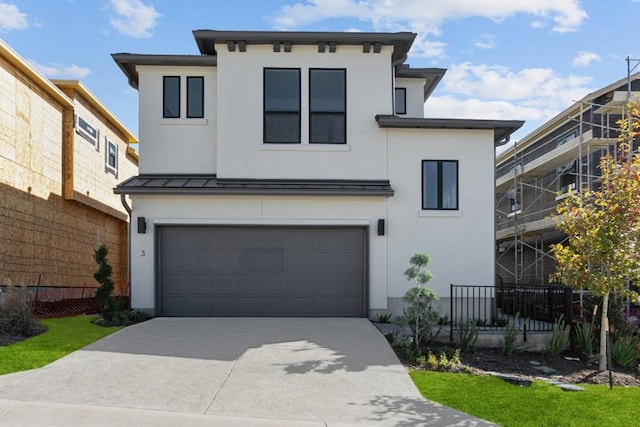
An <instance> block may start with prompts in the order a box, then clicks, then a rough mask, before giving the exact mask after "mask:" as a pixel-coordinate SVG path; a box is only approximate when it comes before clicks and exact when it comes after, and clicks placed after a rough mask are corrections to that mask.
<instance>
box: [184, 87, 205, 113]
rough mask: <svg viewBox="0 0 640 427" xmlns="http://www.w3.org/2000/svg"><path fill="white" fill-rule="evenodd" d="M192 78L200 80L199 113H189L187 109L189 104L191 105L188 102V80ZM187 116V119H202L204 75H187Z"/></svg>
mask: <svg viewBox="0 0 640 427" xmlns="http://www.w3.org/2000/svg"><path fill="white" fill-rule="evenodd" d="M194 80H200V81H201V82H202V93H201V94H200V99H199V101H200V111H202V112H201V113H200V114H199V115H194V114H191V112H190V110H189V106H190V105H191V104H190V102H189V98H190V96H189V82H191V81H194ZM186 89H187V90H186V93H187V118H188V119H203V118H204V76H187V87H186Z"/></svg>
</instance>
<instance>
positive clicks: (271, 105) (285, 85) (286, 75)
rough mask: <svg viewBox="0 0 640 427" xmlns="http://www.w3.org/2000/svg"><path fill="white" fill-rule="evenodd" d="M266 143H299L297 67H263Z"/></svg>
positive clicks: (264, 134)
mask: <svg viewBox="0 0 640 427" xmlns="http://www.w3.org/2000/svg"><path fill="white" fill-rule="evenodd" d="M263 103H264V120H263V138H264V139H263V140H264V142H265V143H281V144H299V143H300V69H297V68H296V69H290V68H265V69H264V96H263Z"/></svg>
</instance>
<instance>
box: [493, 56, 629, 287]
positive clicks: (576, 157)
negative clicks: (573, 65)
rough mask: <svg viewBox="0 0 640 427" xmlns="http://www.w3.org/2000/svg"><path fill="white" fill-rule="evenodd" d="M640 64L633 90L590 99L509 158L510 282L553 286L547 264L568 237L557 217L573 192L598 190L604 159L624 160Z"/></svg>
mask: <svg viewBox="0 0 640 427" xmlns="http://www.w3.org/2000/svg"><path fill="white" fill-rule="evenodd" d="M631 61H636V65H635V66H634V67H631ZM639 63H640V60H632V59H630V58H627V64H628V66H627V71H628V72H627V79H626V88H625V89H626V90H620V89H621V88H623V87H625V81H624V80H621V81H618V82H616V83H614V84H612V85H610V86H607V87H605V88H604V89H602V90H600V91H598V92H595V93H594V94H591V95H589V96H587V97H585V98H584V99H582V100H581V101H579V102H577V103H576V104H574V105H573V106H572V107H571V108H569V109H567V110H565V111H564V112H563V113H561V114H560V115H559V116H556V118H554V119H552V120H551V121H550V122H548V123H547V124H545V125H543V127H541V128H539V130H538V131H535V132H534V133H533V134H531V135H533V136H531V135H530V136H527V137H526V138H525V140H521V141H520V142H519V143H515V144H514V146H513V149H512V156H510V157H506V156H505V157H504V158H503V159H501V162H500V164H498V167H497V169H496V248H497V251H498V254H497V255H496V272H497V274H498V275H500V276H501V278H502V279H503V280H505V281H508V282H512V283H514V284H546V283H548V279H549V275H550V274H551V273H552V272H553V271H546V270H545V261H547V263H546V264H547V265H550V263H552V262H553V257H552V255H551V254H550V250H549V243H559V242H563V241H564V240H563V239H566V236H564V235H562V234H561V233H559V232H558V231H556V228H555V223H554V220H553V219H552V218H550V215H551V214H553V213H555V212H556V204H557V202H558V201H559V200H560V199H562V198H563V197H566V193H569V192H572V191H580V190H594V189H596V187H597V186H598V185H599V184H600V180H599V178H600V175H599V169H598V168H597V166H598V164H599V161H600V158H601V157H602V156H603V155H605V154H612V155H613V156H616V155H617V151H618V150H617V144H618V139H617V137H618V133H617V125H616V122H617V120H619V119H624V118H625V115H626V114H625V113H626V111H625V110H626V105H627V103H628V101H629V100H630V99H632V98H633V97H635V96H638V95H640V92H633V91H632V82H633V81H636V80H639V79H640V73H637V74H635V75H632V72H633V71H634V70H635V68H636V67H637V66H638V64H639ZM639 83H640V81H639ZM545 127H547V128H548V129H547V130H546V131H545V132H541V131H540V129H542V130H544V129H545ZM547 270H549V269H548V268H547ZM505 275H506V276H507V277H503V276H505Z"/></svg>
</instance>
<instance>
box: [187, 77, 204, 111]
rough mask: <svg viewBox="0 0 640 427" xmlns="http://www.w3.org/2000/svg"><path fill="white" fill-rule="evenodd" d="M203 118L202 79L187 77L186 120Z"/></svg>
mask: <svg viewBox="0 0 640 427" xmlns="http://www.w3.org/2000/svg"><path fill="white" fill-rule="evenodd" d="M203 117H204V77H187V118H190V119H198V118H200V119H201V118H203Z"/></svg>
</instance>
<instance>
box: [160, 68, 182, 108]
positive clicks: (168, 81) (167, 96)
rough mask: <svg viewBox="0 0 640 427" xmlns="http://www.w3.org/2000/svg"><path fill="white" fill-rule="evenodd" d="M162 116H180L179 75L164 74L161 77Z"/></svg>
mask: <svg viewBox="0 0 640 427" xmlns="http://www.w3.org/2000/svg"><path fill="white" fill-rule="evenodd" d="M162 117H164V118H165V119H176V118H179V117H180V77H179V76H164V77H163V79H162Z"/></svg>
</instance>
